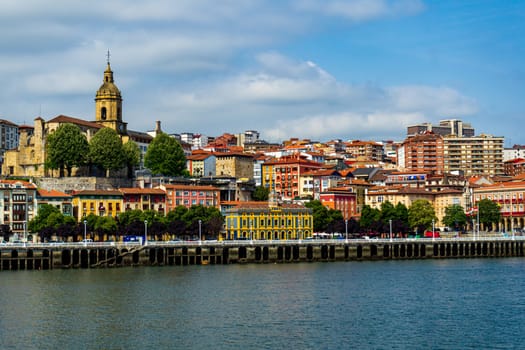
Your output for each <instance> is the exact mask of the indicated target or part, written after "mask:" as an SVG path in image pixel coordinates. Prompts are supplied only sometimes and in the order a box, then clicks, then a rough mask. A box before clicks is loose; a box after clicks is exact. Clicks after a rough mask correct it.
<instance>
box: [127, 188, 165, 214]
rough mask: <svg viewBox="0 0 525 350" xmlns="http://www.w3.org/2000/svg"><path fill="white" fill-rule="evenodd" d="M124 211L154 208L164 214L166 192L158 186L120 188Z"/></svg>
mask: <svg viewBox="0 0 525 350" xmlns="http://www.w3.org/2000/svg"><path fill="white" fill-rule="evenodd" d="M119 191H120V192H122V202H123V209H124V211H128V210H142V211H144V210H154V211H156V212H158V213H159V214H161V215H165V214H166V212H167V211H166V192H165V191H164V190H162V189H160V188H120V189H119Z"/></svg>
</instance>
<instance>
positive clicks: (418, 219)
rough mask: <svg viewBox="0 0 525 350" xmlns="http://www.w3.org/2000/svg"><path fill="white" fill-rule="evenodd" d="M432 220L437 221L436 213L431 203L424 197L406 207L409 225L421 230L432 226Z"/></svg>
mask: <svg viewBox="0 0 525 350" xmlns="http://www.w3.org/2000/svg"><path fill="white" fill-rule="evenodd" d="M432 220H434V222H435V223H436V222H437V218H436V213H435V212H434V207H433V206H432V203H430V202H429V201H427V200H426V199H418V200H415V201H414V202H412V205H411V206H410V208H408V223H409V225H410V227H412V228H417V230H418V231H423V230H425V229H428V228H430V227H431V226H432Z"/></svg>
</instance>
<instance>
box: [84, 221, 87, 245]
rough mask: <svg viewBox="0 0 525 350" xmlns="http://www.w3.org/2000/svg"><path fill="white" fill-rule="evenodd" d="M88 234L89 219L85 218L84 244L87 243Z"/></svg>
mask: <svg viewBox="0 0 525 350" xmlns="http://www.w3.org/2000/svg"><path fill="white" fill-rule="evenodd" d="M86 236H87V220H84V245H86V244H87V240H86Z"/></svg>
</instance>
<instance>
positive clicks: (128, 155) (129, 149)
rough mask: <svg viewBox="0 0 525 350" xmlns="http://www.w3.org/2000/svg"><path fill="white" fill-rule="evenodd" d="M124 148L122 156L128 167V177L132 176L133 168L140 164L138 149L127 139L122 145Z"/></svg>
mask: <svg viewBox="0 0 525 350" xmlns="http://www.w3.org/2000/svg"><path fill="white" fill-rule="evenodd" d="M123 148H124V158H125V164H126V166H127V168H128V178H130V179H131V178H132V177H133V168H135V167H136V166H137V165H139V164H140V149H139V146H138V145H137V144H136V143H135V142H133V141H131V140H129V141H128V142H126V143H125V144H124V146H123Z"/></svg>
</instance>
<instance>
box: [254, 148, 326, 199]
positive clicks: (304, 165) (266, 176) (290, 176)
mask: <svg viewBox="0 0 525 350" xmlns="http://www.w3.org/2000/svg"><path fill="white" fill-rule="evenodd" d="M322 167H323V164H321V163H317V162H313V161H311V160H307V159H306V157H305V156H302V155H299V154H295V155H292V156H285V157H281V158H278V159H272V160H270V161H268V162H265V163H264V164H263V166H262V175H263V178H262V180H263V186H265V187H267V188H268V189H270V192H273V193H274V194H275V196H276V197H277V198H278V199H280V200H287V201H289V200H293V199H294V198H298V197H299V196H300V191H301V189H300V178H301V176H302V175H303V174H305V173H307V172H309V171H312V170H318V169H321V168H322Z"/></svg>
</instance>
